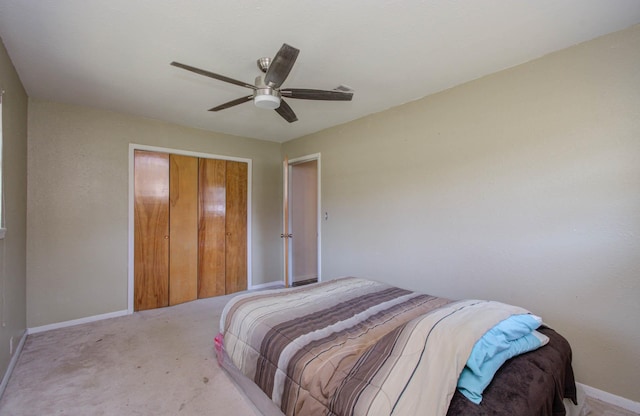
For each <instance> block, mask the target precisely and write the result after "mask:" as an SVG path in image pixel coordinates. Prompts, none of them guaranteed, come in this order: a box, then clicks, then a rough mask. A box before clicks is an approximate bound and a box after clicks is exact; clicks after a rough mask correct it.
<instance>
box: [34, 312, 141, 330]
mask: <svg viewBox="0 0 640 416" xmlns="http://www.w3.org/2000/svg"><path fill="white" fill-rule="evenodd" d="M126 315H131V312H129V311H128V310H121V311H116V312H109V313H103V314H101V315H93V316H87V317H85V318H79V319H72V320H70V321H64V322H56V323H55V324H49V325H42V326H36V327H33V328H27V334H29V335H31V334H37V333H40V332H45V331H51V330H53V329H60V328H67V327H69V326H75V325H80V324H88V323H90V322H96V321H102V320H104V319H111V318H119V317H121V316H126Z"/></svg>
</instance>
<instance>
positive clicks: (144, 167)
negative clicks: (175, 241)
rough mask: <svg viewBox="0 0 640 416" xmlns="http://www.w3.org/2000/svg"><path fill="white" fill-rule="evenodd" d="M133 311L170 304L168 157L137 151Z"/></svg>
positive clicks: (135, 159) (135, 167)
mask: <svg viewBox="0 0 640 416" xmlns="http://www.w3.org/2000/svg"><path fill="white" fill-rule="evenodd" d="M134 253H135V254H134V309H135V310H136V311H141V310H145V309H152V308H159V307H162V306H167V304H168V302H169V155H168V154H163V153H156V152H146V151H141V150H136V151H135V152H134Z"/></svg>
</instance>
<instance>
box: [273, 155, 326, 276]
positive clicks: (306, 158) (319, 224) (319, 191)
mask: <svg viewBox="0 0 640 416" xmlns="http://www.w3.org/2000/svg"><path fill="white" fill-rule="evenodd" d="M321 159H322V154H321V153H312V154H309V155H305V156H300V157H296V158H293V159H289V163H288V164H289V166H291V165H297V164H299V163H305V162H311V161H312V160H315V161H317V176H318V179H317V182H318V183H317V190H316V192H317V194H318V197H317V199H318V207H317V213H318V219H317V220H318V221H317V226H316V227H317V229H318V254H317V256H318V271H317V273H318V275H317V276H313V277H317V278H318V282H321V281H322V218H323V215H322V163H321ZM289 176H291V170H289ZM289 179H290V178H289ZM289 184H291V181H289ZM289 212H291V211H289ZM283 214H284V213H283ZM289 250H291V247H289ZM291 257H292V256H291V255H290V256H289V263H291V262H292V258H291ZM292 274H293V268H292V267H291V264H289V276H286V278H287V280H288V282H289V285H291V284H292V280H293V279H292Z"/></svg>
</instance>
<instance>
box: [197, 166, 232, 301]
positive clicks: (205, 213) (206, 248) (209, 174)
mask: <svg viewBox="0 0 640 416" xmlns="http://www.w3.org/2000/svg"><path fill="white" fill-rule="evenodd" d="M199 164H200V168H199V180H198V187H199V197H198V199H199V203H198V206H199V209H198V212H199V226H198V298H207V297H211V296H219V295H224V294H225V293H226V288H225V287H226V284H225V215H226V183H225V182H226V163H225V161H224V160H216V159H200V162H199Z"/></svg>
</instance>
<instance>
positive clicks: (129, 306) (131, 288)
mask: <svg viewBox="0 0 640 416" xmlns="http://www.w3.org/2000/svg"><path fill="white" fill-rule="evenodd" d="M136 150H146V151H150V152H160V153H168V154H176V155H183V156H193V157H198V158H205V159H219V160H231V161H235V162H244V163H246V164H247V288H248V289H251V288H252V287H253V282H252V272H251V177H252V175H251V170H252V169H251V168H252V166H251V163H252V162H251V159H247V158H242V157H231V156H222V155H216V154H212V153H203V152H192V151H188V150H180V149H172V148H168V147H158V146H148V145H143V144H136V143H130V144H129V205H128V206H129V214H128V217H129V218H128V248H127V252H128V266H127V269H128V272H127V274H128V277H127V278H128V285H127V312H128V313H130V314H131V313H133V296H134V254H135V253H134V248H135V247H134V231H135V230H134V202H135V196H134V179H135V178H134V152H135V151H136Z"/></svg>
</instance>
